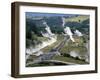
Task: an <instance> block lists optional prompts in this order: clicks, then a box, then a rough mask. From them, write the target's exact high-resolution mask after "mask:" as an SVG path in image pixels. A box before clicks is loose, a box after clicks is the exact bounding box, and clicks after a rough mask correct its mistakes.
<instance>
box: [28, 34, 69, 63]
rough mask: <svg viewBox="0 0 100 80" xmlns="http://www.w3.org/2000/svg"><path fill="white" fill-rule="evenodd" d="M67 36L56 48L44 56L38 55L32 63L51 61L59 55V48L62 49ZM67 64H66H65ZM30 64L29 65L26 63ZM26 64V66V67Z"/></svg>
mask: <svg viewBox="0 0 100 80" xmlns="http://www.w3.org/2000/svg"><path fill="white" fill-rule="evenodd" d="M68 39H69V38H68V36H65V37H64V40H63V41H61V43H60V44H58V46H56V47H55V48H53V49H51V50H50V51H49V52H48V53H46V54H42V55H40V56H39V57H38V58H37V59H36V60H34V61H33V62H32V63H39V62H41V61H46V60H51V59H52V58H53V57H54V56H55V55H60V53H59V50H60V49H61V48H63V46H64V45H65V43H66V41H67V40H68ZM67 63H68V62H67ZM28 64H31V63H28ZM28 64H27V65H28Z"/></svg>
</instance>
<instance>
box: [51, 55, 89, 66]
mask: <svg viewBox="0 0 100 80" xmlns="http://www.w3.org/2000/svg"><path fill="white" fill-rule="evenodd" d="M53 60H60V61H64V62H69V63H75V64H88V63H87V62H85V61H82V60H79V59H76V58H73V57H64V56H55V57H53Z"/></svg>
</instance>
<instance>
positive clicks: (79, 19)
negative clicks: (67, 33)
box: [65, 15, 89, 22]
mask: <svg viewBox="0 0 100 80" xmlns="http://www.w3.org/2000/svg"><path fill="white" fill-rule="evenodd" d="M87 19H89V16H86V15H80V16H74V17H71V18H66V19H65V22H83V21H84V20H87Z"/></svg>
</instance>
